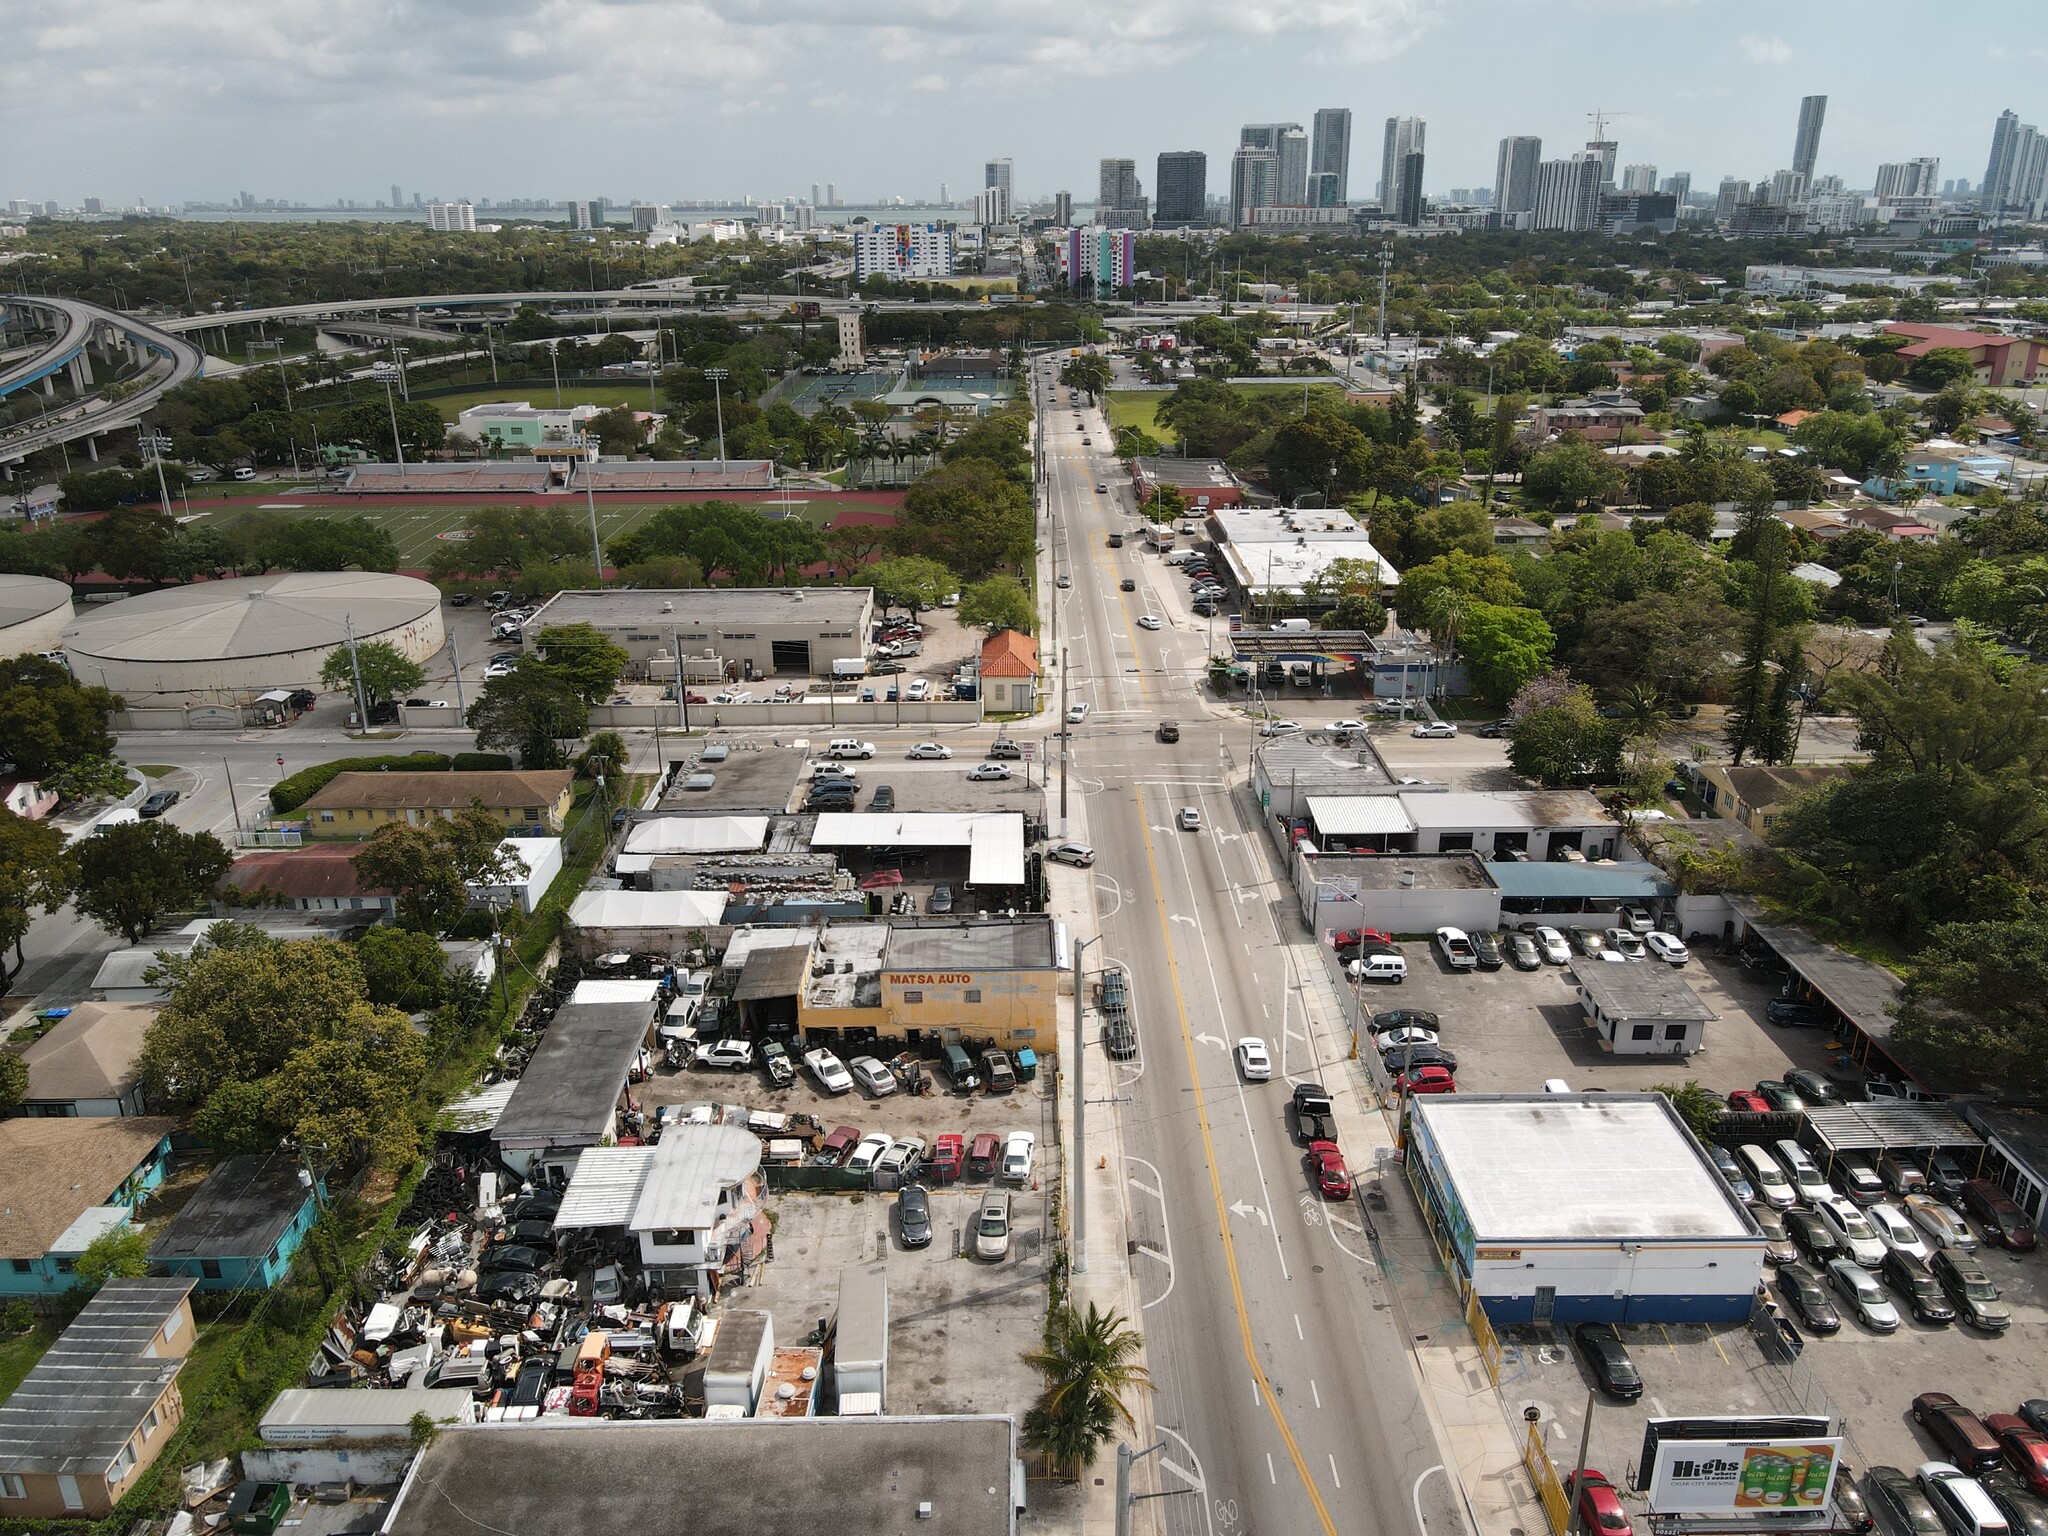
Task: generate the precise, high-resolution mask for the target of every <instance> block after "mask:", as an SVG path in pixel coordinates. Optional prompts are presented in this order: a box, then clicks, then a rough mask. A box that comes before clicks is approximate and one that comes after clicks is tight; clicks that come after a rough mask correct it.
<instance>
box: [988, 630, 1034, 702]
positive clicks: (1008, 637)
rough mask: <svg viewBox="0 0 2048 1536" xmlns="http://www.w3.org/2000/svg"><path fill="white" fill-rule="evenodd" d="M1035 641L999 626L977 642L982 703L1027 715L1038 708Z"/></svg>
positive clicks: (1018, 631) (1016, 631) (1018, 632)
mask: <svg viewBox="0 0 2048 1536" xmlns="http://www.w3.org/2000/svg"><path fill="white" fill-rule="evenodd" d="M1038 677H1039V665H1038V642H1037V641H1036V640H1034V639H1032V638H1031V636H1029V635H1027V634H1024V633H1023V632H1022V631H1020V630H1015V629H1005V630H999V631H997V632H996V633H995V634H993V635H990V636H989V637H988V638H987V639H986V640H984V641H982V643H981V688H982V707H983V708H984V709H987V710H989V711H991V712H993V713H998V714H1000V713H1004V712H1009V713H1014V714H1019V715H1028V714H1030V713H1032V712H1033V711H1035V710H1036V709H1037V708H1038Z"/></svg>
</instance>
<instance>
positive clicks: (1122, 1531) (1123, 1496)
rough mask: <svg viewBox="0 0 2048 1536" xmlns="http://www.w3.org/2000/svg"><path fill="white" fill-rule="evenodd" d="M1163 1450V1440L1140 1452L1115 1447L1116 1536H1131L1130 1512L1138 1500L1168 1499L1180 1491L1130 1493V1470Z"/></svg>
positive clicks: (1164, 1444)
mask: <svg viewBox="0 0 2048 1536" xmlns="http://www.w3.org/2000/svg"><path fill="white" fill-rule="evenodd" d="M1165 1449H1166V1442H1165V1441H1164V1440H1162V1441H1160V1442H1159V1443H1158V1444H1157V1445H1148V1446H1146V1447H1145V1449H1144V1450H1142V1451H1133V1450H1132V1449H1131V1448H1130V1447H1129V1446H1128V1445H1122V1444H1119V1445H1118V1446H1117V1448H1116V1536H1131V1511H1132V1509H1134V1508H1135V1507H1136V1506H1137V1503H1138V1500H1140V1499H1163V1498H1168V1497H1170V1496H1171V1495H1172V1494H1173V1493H1177V1492H1180V1491H1181V1490H1179V1489H1171V1490H1168V1491H1167V1492H1165V1493H1133V1492H1131V1468H1132V1467H1134V1466H1136V1465H1137V1464H1138V1463H1139V1462H1141V1461H1143V1460H1144V1459H1145V1458H1146V1457H1147V1456H1150V1455H1151V1454H1152V1453H1153V1452H1154V1451H1163V1450H1165Z"/></svg>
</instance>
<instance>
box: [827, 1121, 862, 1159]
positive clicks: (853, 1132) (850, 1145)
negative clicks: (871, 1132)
mask: <svg viewBox="0 0 2048 1536" xmlns="http://www.w3.org/2000/svg"><path fill="white" fill-rule="evenodd" d="M859 1145H860V1127H859V1126H857V1125H842V1126H840V1127H838V1128H837V1129H836V1130H834V1131H833V1132H832V1134H831V1135H830V1136H827V1137H826V1138H825V1139H824V1140H823V1141H821V1142H819V1143H818V1150H819V1151H820V1152H821V1153H823V1154H824V1155H825V1156H826V1157H827V1158H828V1159H830V1160H831V1161H832V1162H835V1163H843V1162H845V1161H846V1159H847V1158H848V1157H849V1156H850V1155H851V1154H852V1152H853V1149H854V1148H855V1147H857V1146H859Z"/></svg>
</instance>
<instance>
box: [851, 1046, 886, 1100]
mask: <svg viewBox="0 0 2048 1536" xmlns="http://www.w3.org/2000/svg"><path fill="white" fill-rule="evenodd" d="M846 1069H847V1071H849V1072H851V1073H852V1074H853V1080H854V1081H855V1082H857V1083H859V1084H860V1085H861V1087H863V1088H865V1089H867V1091H868V1092H869V1094H871V1095H872V1096H873V1097H875V1098H878V1099H879V1098H881V1097H882V1096H883V1095H884V1094H890V1093H894V1092H895V1091H896V1075H895V1074H894V1073H893V1072H891V1071H890V1070H889V1069H888V1068H887V1067H885V1066H883V1065H882V1064H881V1063H880V1062H879V1061H877V1060H875V1058H874V1057H872V1056H856V1057H854V1058H853V1060H851V1061H849V1062H848V1063H847V1064H846Z"/></svg>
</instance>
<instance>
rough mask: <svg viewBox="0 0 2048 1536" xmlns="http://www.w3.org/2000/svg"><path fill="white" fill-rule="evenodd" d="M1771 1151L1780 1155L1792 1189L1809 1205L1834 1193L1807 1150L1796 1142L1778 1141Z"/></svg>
mask: <svg viewBox="0 0 2048 1536" xmlns="http://www.w3.org/2000/svg"><path fill="white" fill-rule="evenodd" d="M1771 1150H1772V1151H1773V1152H1775V1153H1777V1154H1778V1161H1779V1162H1780V1163H1781V1164H1783V1165H1784V1169H1785V1173H1786V1176H1787V1177H1788V1178H1790V1179H1791V1180H1792V1188H1793V1189H1794V1190H1795V1191H1797V1192H1798V1195H1799V1198H1800V1199H1802V1200H1805V1201H1808V1202H1809V1203H1810V1202H1812V1201H1815V1200H1824V1199H1826V1198H1827V1197H1828V1196H1829V1195H1832V1194H1833V1193H1834V1190H1833V1189H1831V1188H1829V1187H1828V1181H1827V1180H1826V1179H1824V1178H1822V1177H1821V1176H1820V1169H1819V1168H1818V1167H1816V1166H1815V1164H1814V1161H1813V1159H1812V1158H1810V1157H1808V1156H1807V1155H1806V1149H1805V1148H1804V1147H1802V1146H1800V1145H1799V1143H1798V1142H1796V1141H1778V1142H1773V1143H1772V1144H1771Z"/></svg>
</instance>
